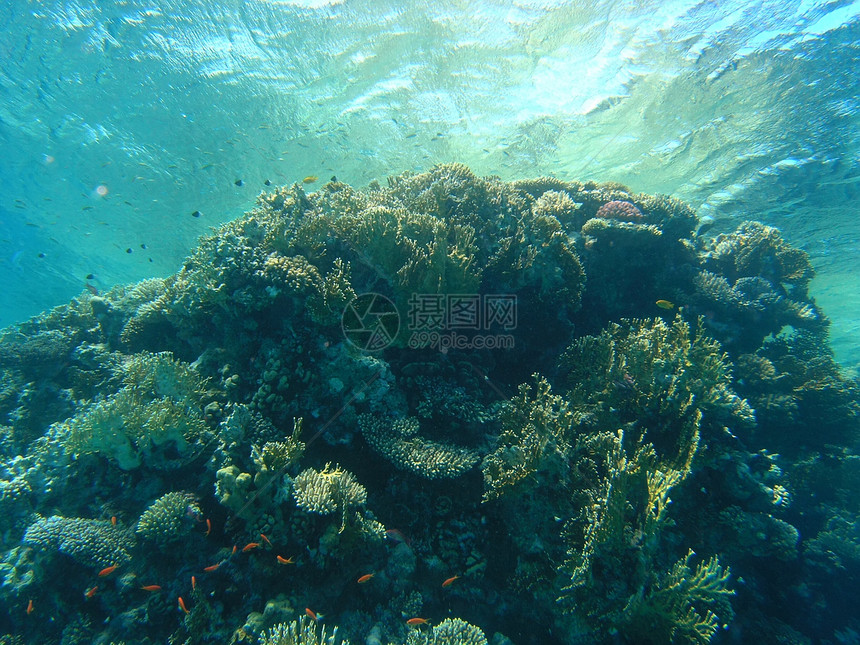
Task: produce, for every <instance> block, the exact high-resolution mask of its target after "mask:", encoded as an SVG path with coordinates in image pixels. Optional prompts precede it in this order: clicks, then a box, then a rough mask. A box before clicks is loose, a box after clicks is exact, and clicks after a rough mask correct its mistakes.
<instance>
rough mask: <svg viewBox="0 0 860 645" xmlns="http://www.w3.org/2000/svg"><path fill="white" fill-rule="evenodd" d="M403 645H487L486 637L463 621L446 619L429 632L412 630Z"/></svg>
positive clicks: (479, 630)
mask: <svg viewBox="0 0 860 645" xmlns="http://www.w3.org/2000/svg"><path fill="white" fill-rule="evenodd" d="M404 645H487V637H486V636H485V635H484V632H483V631H482V630H481V629H480V628H479V627H476V626H475V625H472V624H470V623H467V622H466V621H465V620H462V619H460V618H446V619H445V620H443V621H442V622H441V623H439V624H438V625H434V626H433V627H432V628H431V629H429V630H420V629H414V630H412V631H411V632H410V634H409V636H407V637H406V641H405V642H404Z"/></svg>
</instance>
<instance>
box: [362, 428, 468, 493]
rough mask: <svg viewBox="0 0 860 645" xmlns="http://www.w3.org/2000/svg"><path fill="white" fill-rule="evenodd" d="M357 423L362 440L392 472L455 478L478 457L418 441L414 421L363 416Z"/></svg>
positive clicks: (446, 446)
mask: <svg viewBox="0 0 860 645" xmlns="http://www.w3.org/2000/svg"><path fill="white" fill-rule="evenodd" d="M358 422H359V426H360V427H361V432H362V434H363V435H364V438H365V439H366V440H367V443H368V444H370V446H371V447H372V448H373V449H374V450H376V452H378V453H379V454H381V455H382V456H383V457H385V458H386V459H387V460H388V461H389V462H391V463H392V464H393V465H394V466H395V467H396V468H398V469H400V470H407V471H409V472H412V473H415V474H416V475H420V476H422V477H426V478H427V479H450V478H453V477H458V476H460V475H462V474H463V473H464V472H466V471H467V470H469V469H470V468H471V467H472V466H474V465H475V463H476V462H477V461H478V454H477V453H475V452H474V451H472V450H469V449H468V448H462V447H459V446H453V445H451V444H447V443H440V442H438V441H431V440H429V439H425V438H423V437H421V436H420V435H419V434H418V430H419V429H420V428H419V423H418V420H417V419H415V418H414V417H406V418H402V419H384V418H379V417H375V416H373V415H371V414H363V415H361V416H359V418H358Z"/></svg>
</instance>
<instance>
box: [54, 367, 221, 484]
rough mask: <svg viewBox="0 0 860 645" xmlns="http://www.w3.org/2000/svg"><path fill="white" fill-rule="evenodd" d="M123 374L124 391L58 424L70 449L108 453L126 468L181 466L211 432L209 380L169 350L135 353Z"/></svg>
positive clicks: (80, 452) (77, 451) (72, 451)
mask: <svg viewBox="0 0 860 645" xmlns="http://www.w3.org/2000/svg"><path fill="white" fill-rule="evenodd" d="M122 373H123V382H124V384H125V385H124V387H123V388H122V389H120V390H119V391H118V392H116V393H115V394H112V395H111V396H108V397H107V398H105V399H103V400H101V401H96V402H94V403H90V404H89V405H87V406H84V407H83V409H82V410H81V411H80V412H79V413H78V414H77V415H75V416H74V417H72V418H71V419H69V420H67V421H65V422H63V423H61V424H59V425H58V428H57V432H58V433H59V434H60V435H61V436H64V437H65V443H66V448H67V450H68V451H69V452H71V453H77V454H87V453H98V454H102V455H104V456H105V457H108V458H110V459H112V460H113V461H115V462H116V464H117V465H118V466H119V467H120V468H122V469H123V470H131V469H134V468H138V467H139V466H141V465H142V464H143V463H144V462H145V463H146V464H147V465H148V466H150V467H155V468H175V467H177V466H180V465H182V464H184V463H186V461H187V460H188V459H190V458H193V457H194V456H195V453H194V449H195V448H196V447H197V446H198V445H199V444H200V443H201V442H202V441H203V440H204V438H205V437H206V435H207V434H208V427H207V425H206V423H205V422H204V421H203V419H202V416H201V397H202V395H203V388H204V387H205V383H206V381H205V380H204V379H202V378H201V377H200V376H198V375H197V374H196V372H195V371H194V370H193V369H192V368H191V367H190V366H189V365H187V364H185V363H182V362H181V361H177V360H175V359H174V358H173V357H172V355H170V354H169V353H166V352H164V353H160V354H149V353H142V354H138V355H134V356H132V357H130V358H129V359H128V360H127V362H126V363H125V365H124V366H123V367H122ZM174 453H175V455H178V457H177V456H175V455H174Z"/></svg>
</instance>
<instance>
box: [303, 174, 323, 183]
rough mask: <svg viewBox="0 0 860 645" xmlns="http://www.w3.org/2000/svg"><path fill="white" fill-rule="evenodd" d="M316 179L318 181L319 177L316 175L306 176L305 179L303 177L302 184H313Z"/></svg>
mask: <svg viewBox="0 0 860 645" xmlns="http://www.w3.org/2000/svg"><path fill="white" fill-rule="evenodd" d="M317 179H319V177H317V176H316V175H308V176H307V177H305V178H304V179H302V183H303V184H312V183H314V182H315V181H316V180H317Z"/></svg>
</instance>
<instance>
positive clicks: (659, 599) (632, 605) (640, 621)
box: [621, 551, 734, 644]
mask: <svg viewBox="0 0 860 645" xmlns="http://www.w3.org/2000/svg"><path fill="white" fill-rule="evenodd" d="M694 555H695V554H694V553H693V552H692V551H690V552H688V553H687V555H686V557H684V558H682V559H681V560H679V561H678V562H676V563H675V565H674V566H673V567H672V569H671V570H670V571H668V572H667V573H666V574H664V575H663V576H660V578H659V579H658V581H657V582H656V583H655V584H654V585H653V586H652V587H651V588H650V589H649V590H648V591H647V592H640V593H638V594H637V595H636V596H634V597H633V598H632V599H631V600H630V602H629V603H628V604H627V607H626V608H625V610H624V614H623V618H622V623H621V624H622V627H621V631H622V633H624V635H625V636H626V637H627V638H628V639H630V642H636V643H700V644H704V643H708V642H710V640H711V638H713V636H714V634H715V633H716V632H717V630H718V629H719V627H720V625H721V624H724V623H721V621H720V618H719V617H718V616H717V614H715V613H714V612H713V611H711V608H720V609H721V613H723V621H725V618H726V613H730V609H729V608H728V607H729V605H728V602H727V598H728V597H729V596H731V595H732V594H734V592H733V591H731V590H730V589H729V588H728V583H729V569H728V567H723V566H722V565H720V562H719V560H718V559H717V558H716V557H712V558H711V559H710V560H708V561H707V562H701V563H699V565H698V566H697V567H696V570H695V572H694V571H693V570H692V569H691V568H690V560H691V559H692V558H693V556H694Z"/></svg>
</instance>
